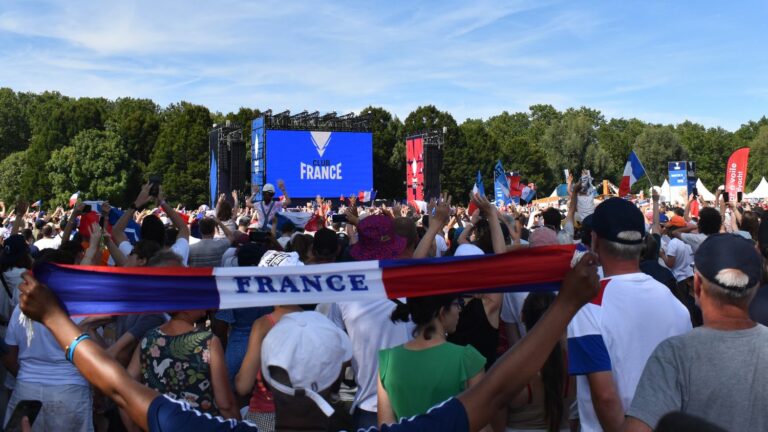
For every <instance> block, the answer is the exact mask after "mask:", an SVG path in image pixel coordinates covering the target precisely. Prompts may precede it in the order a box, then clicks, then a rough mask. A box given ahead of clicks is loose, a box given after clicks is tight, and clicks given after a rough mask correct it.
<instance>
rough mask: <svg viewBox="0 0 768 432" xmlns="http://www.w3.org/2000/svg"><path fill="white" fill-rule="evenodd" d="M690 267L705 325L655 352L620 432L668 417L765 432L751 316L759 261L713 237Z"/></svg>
mask: <svg viewBox="0 0 768 432" xmlns="http://www.w3.org/2000/svg"><path fill="white" fill-rule="evenodd" d="M694 260H695V261H694V262H695V267H696V271H695V273H694V282H693V284H694V285H693V290H694V295H695V297H696V302H697V303H698V304H699V305H700V306H701V311H702V314H703V318H704V325H703V326H702V327H698V328H696V329H695V330H693V331H691V332H689V333H687V334H685V335H682V336H677V337H672V338H669V339H667V340H665V341H664V342H662V343H661V344H660V345H659V346H658V347H657V348H656V350H655V351H654V352H653V354H652V355H651V357H650V358H649V359H648V363H647V364H646V366H645V370H644V371H643V375H642V378H640V382H639V384H638V386H637V392H636V393H635V397H634V399H633V401H632V406H631V408H630V409H629V412H628V414H627V415H628V418H627V420H626V422H625V424H624V429H623V430H625V431H631V432H640V431H650V430H652V429H653V428H655V427H656V425H657V423H658V421H659V419H660V418H661V417H662V416H664V414H666V413H668V412H670V411H682V412H684V413H686V414H690V415H693V416H697V417H701V418H703V419H705V420H708V421H710V422H712V423H714V424H716V425H718V426H720V427H722V428H725V429H727V430H731V431H758V430H768V411H766V410H765V407H766V406H768V393H766V392H765V388H766V386H768V328H766V327H765V326H763V325H760V324H757V323H755V322H754V321H752V320H751V319H750V317H749V303H750V302H751V301H752V298H753V297H754V295H755V293H756V292H757V289H758V286H759V285H760V277H761V275H762V258H761V257H760V255H759V254H758V253H757V251H756V250H755V247H754V245H753V244H752V242H751V241H749V240H746V239H744V238H743V237H741V236H738V235H734V234H713V235H711V236H709V237H708V238H707V239H706V240H705V241H704V242H703V243H702V244H701V246H699V248H698V249H697V251H696V255H695V257H694Z"/></svg>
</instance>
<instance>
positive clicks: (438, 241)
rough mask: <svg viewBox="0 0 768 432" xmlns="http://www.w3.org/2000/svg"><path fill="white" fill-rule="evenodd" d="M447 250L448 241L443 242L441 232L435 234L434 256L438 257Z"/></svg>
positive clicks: (443, 238)
mask: <svg viewBox="0 0 768 432" xmlns="http://www.w3.org/2000/svg"><path fill="white" fill-rule="evenodd" d="M446 252H448V243H446V242H445V237H444V236H443V235H442V234H437V235H436V236H435V256H436V257H438V258H440V257H441V256H443V255H445V253H446Z"/></svg>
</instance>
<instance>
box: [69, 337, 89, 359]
mask: <svg viewBox="0 0 768 432" xmlns="http://www.w3.org/2000/svg"><path fill="white" fill-rule="evenodd" d="M90 338H91V337H90V336H89V335H88V333H83V334H81V335H80V336H78V337H76V338H75V340H73V341H72V344H71V345H69V346H68V347H67V348H66V349H65V350H64V358H65V359H67V361H68V362H70V363H72V359H73V358H74V355H75V348H77V345H78V344H79V343H80V342H82V341H84V340H86V339H90Z"/></svg>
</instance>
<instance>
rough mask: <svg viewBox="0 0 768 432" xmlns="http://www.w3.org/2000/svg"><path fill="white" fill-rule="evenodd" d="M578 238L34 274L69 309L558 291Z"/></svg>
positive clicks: (123, 310)
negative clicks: (423, 255)
mask: <svg viewBox="0 0 768 432" xmlns="http://www.w3.org/2000/svg"><path fill="white" fill-rule="evenodd" d="M574 248H575V247H574V246H573V245H562V246H545V247H539V248H533V249H525V250H519V251H513V252H508V253H505V254H501V255H480V256H465V257H442V258H432V259H422V260H386V261H359V262H345V263H334V264H321V265H307V266H295V267H221V268H190V267H134V268H131V267H106V266H105V267H101V266H70V265H57V264H50V263H42V264H39V265H38V266H36V267H35V269H34V274H35V277H36V278H37V279H38V280H39V281H40V282H42V283H43V284H45V285H47V286H48V287H50V288H51V289H52V290H53V291H54V292H55V293H56V294H57V296H58V297H59V300H61V302H62V304H63V305H64V306H65V307H66V309H67V311H68V312H69V314H70V315H80V316H83V315H124V314H135V313H158V312H172V311H180V310H190V309H239V308H247V307H256V306H276V305H287V304H317V303H334V302H340V301H370V300H382V299H387V298H389V299H393V298H401V297H421V296H429V295H437V294H460V293H480V292H503V291H521V292H523V291H540V292H541V291H554V290H557V289H559V286H560V283H561V282H562V280H563V277H564V276H565V274H566V273H568V271H569V270H570V268H571V265H570V263H571V258H572V257H573V251H574Z"/></svg>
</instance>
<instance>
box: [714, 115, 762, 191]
mask: <svg viewBox="0 0 768 432" xmlns="http://www.w3.org/2000/svg"><path fill="white" fill-rule="evenodd" d="M728 156H730V155H727V156H726V158H727V157H728ZM725 163H727V160H726V161H725V162H724V163H723V167H724V166H725ZM747 168H748V174H747V187H746V191H748V192H751V191H752V190H754V189H755V188H756V187H757V185H758V184H759V183H760V179H761V178H762V177H763V176H765V175H766V173H768V125H766V126H762V127H761V128H760V129H758V131H757V134H756V135H755V137H754V138H753V139H752V142H751V143H750V144H749V163H748V165H747Z"/></svg>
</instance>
